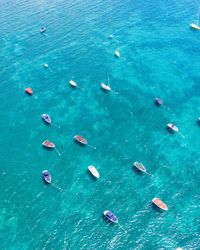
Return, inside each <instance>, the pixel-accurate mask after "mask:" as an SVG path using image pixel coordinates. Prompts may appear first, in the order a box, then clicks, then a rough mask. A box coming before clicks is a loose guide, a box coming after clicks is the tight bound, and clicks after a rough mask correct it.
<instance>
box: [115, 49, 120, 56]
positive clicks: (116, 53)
mask: <svg viewBox="0 0 200 250" xmlns="http://www.w3.org/2000/svg"><path fill="white" fill-rule="evenodd" d="M115 56H116V57H120V54H119V49H117V50H115Z"/></svg>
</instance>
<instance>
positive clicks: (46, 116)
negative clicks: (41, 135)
mask: <svg viewBox="0 0 200 250" xmlns="http://www.w3.org/2000/svg"><path fill="white" fill-rule="evenodd" d="M42 117H43V119H44V121H45V122H46V123H49V124H50V123H51V118H50V116H49V115H47V114H43V115H42Z"/></svg>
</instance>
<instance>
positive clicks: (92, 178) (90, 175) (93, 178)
mask: <svg viewBox="0 0 200 250" xmlns="http://www.w3.org/2000/svg"><path fill="white" fill-rule="evenodd" d="M86 172H87V174H88V175H89V177H90V179H91V180H93V181H97V178H96V177H95V176H94V175H92V174H91V173H90V171H89V170H87V171H86Z"/></svg>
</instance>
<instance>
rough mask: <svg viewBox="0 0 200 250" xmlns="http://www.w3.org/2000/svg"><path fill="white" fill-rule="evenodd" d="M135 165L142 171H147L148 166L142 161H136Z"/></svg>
mask: <svg viewBox="0 0 200 250" xmlns="http://www.w3.org/2000/svg"><path fill="white" fill-rule="evenodd" d="M134 166H135V167H136V168H137V169H138V170H140V171H141V172H144V173H146V168H145V167H144V166H143V164H142V163H139V162H134Z"/></svg>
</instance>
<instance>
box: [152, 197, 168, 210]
mask: <svg viewBox="0 0 200 250" xmlns="http://www.w3.org/2000/svg"><path fill="white" fill-rule="evenodd" d="M152 202H153V204H155V205H156V206H157V207H159V208H160V209H162V210H165V211H167V210H168V208H167V206H166V205H165V203H164V202H162V201H161V200H160V199H158V198H154V199H153V200H152Z"/></svg>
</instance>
